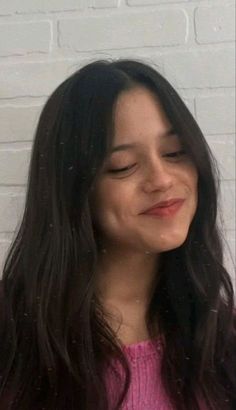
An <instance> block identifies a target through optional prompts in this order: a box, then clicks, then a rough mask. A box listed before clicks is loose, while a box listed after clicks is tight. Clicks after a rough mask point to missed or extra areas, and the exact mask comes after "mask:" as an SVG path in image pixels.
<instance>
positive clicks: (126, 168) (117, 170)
mask: <svg viewBox="0 0 236 410" xmlns="http://www.w3.org/2000/svg"><path fill="white" fill-rule="evenodd" d="M135 165H136V164H131V165H129V166H127V167H124V168H113V169H109V170H108V171H109V172H111V173H112V174H115V173H116V172H125V171H129V170H130V169H131V168H133V167H134V166H135Z"/></svg>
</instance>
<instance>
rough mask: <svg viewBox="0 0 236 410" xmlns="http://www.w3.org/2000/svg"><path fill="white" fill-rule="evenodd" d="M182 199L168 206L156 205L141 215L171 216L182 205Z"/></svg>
mask: <svg viewBox="0 0 236 410" xmlns="http://www.w3.org/2000/svg"><path fill="white" fill-rule="evenodd" d="M184 201H185V200H184V199H181V200H178V201H176V202H174V203H173V204H171V205H168V206H157V207H156V208H152V209H149V210H148V211H146V212H144V213H143V214H142V215H147V216H154V217H159V218H166V217H171V216H174V215H175V214H176V213H177V212H178V210H179V209H180V208H181V207H182V205H183V203H184Z"/></svg>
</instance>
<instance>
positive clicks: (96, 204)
mask: <svg viewBox="0 0 236 410" xmlns="http://www.w3.org/2000/svg"><path fill="white" fill-rule="evenodd" d="M131 198H132V194H131V189H130V187H128V186H127V185H126V184H118V183H117V184H115V183H114V182H113V183H112V182H111V183H108V182H106V183H104V184H102V183H101V184H100V185H98V186H97V187H96V189H95V191H94V194H93V197H92V204H93V209H94V212H93V216H94V220H95V221H97V222H98V223H99V224H101V225H103V226H106V225H117V224H118V223H120V222H121V221H122V220H123V219H125V218H126V217H127V215H128V214H129V213H130V212H131V209H132V208H131V205H132V200H131Z"/></svg>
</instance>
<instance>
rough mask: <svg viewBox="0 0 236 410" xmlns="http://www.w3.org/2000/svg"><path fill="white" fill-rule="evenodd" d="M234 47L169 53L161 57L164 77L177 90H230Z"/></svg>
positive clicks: (233, 73)
mask: <svg viewBox="0 0 236 410" xmlns="http://www.w3.org/2000/svg"><path fill="white" fill-rule="evenodd" d="M234 61H235V56H234V48H222V49H220V50H219V49H217V50H216V49H209V50H197V49H196V50H190V51H180V52H171V54H166V55H164V56H163V64H164V70H165V74H166V76H167V78H172V81H173V82H174V83H176V85H177V87H178V88H208V87H211V88H215V87H216V88H217V87H233V86H234V84H235V72H234Z"/></svg>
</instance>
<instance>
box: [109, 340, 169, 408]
mask: <svg viewBox="0 0 236 410" xmlns="http://www.w3.org/2000/svg"><path fill="white" fill-rule="evenodd" d="M162 349H163V347H162V343H161V339H160V338H158V339H155V340H153V341H151V340H146V341H143V342H138V343H134V344H132V345H128V346H124V347H123V351H124V352H125V354H126V356H127V359H128V362H129V365H130V368H131V385H130V388H129V391H128V395H127V398H126V400H125V403H124V404H123V406H122V410H173V407H172V406H171V404H170V402H169V399H168V397H167V395H166V393H165V391H164V388H163V385H162V382H161V378H160V366H161V356H162ZM111 366H114V367H115V369H117V370H118V372H119V374H121V375H124V372H122V369H121V366H120V365H119V362H118V361H117V360H116V359H113V360H112V361H111ZM105 382H106V386H107V391H108V398H109V403H110V408H109V410H113V409H114V400H116V398H117V394H119V393H120V392H119V391H118V389H117V387H119V385H117V383H119V382H118V381H117V379H116V377H115V375H114V373H113V372H112V369H111V367H108V368H107V369H106V377H105Z"/></svg>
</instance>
